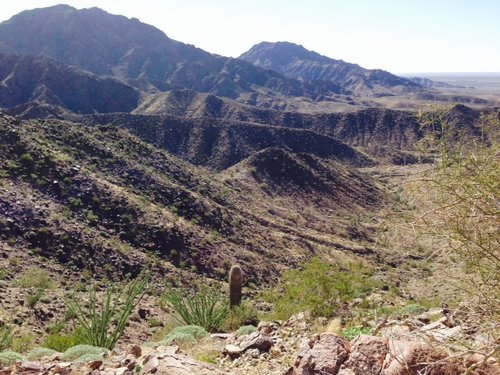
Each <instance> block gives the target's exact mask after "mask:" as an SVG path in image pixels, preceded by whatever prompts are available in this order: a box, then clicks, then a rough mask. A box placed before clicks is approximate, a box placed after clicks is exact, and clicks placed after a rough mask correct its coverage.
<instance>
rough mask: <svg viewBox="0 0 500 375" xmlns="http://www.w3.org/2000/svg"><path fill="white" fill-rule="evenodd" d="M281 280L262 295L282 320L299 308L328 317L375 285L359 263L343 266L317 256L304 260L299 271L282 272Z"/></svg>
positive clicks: (296, 311) (299, 309) (299, 310)
mask: <svg viewBox="0 0 500 375" xmlns="http://www.w3.org/2000/svg"><path fill="white" fill-rule="evenodd" d="M281 281H282V282H281V284H280V285H278V287H277V288H275V289H274V290H272V291H271V292H269V293H268V294H267V296H266V297H267V299H268V300H269V301H270V302H273V303H274V314H275V316H276V318H278V319H283V320H285V319H288V318H289V317H290V316H292V315H294V314H296V313H299V312H301V311H310V312H311V314H312V315H313V316H316V317H318V316H323V317H327V318H328V317H332V316H333V315H334V314H335V312H336V311H337V309H338V307H339V306H340V305H341V304H342V303H344V302H348V301H350V300H352V299H353V298H356V297H361V296H364V295H366V294H367V293H369V292H370V291H371V290H372V289H373V287H374V286H375V283H374V282H373V281H372V280H371V278H370V273H368V271H366V270H364V269H363V267H362V265H361V264H349V265H347V266H346V267H345V268H343V267H341V266H340V265H338V264H328V263H325V262H324V261H322V260H321V259H320V258H318V257H315V258H313V259H312V260H311V261H309V262H307V263H304V264H303V265H302V269H301V270H287V271H285V272H284V273H283V276H282V280H281Z"/></svg>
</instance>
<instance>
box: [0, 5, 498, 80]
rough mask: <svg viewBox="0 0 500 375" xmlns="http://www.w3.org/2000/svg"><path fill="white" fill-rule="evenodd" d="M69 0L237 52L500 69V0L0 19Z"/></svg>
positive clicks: (126, 9) (406, 67)
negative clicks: (282, 46)
mask: <svg viewBox="0 0 500 375" xmlns="http://www.w3.org/2000/svg"><path fill="white" fill-rule="evenodd" d="M62 2H64V3H66V4H69V5H72V6H74V7H76V8H87V7H92V6H98V7H100V8H102V9H104V10H106V11H108V12H110V13H113V14H122V15H125V16H127V17H136V18H139V19H140V20H141V21H143V22H146V23H149V24H152V25H154V26H156V27H157V28H159V29H161V30H163V31H164V32H165V33H166V34H167V35H168V36H169V37H171V38H173V39H176V40H179V41H181V42H184V43H189V44H194V45H196V46H197V47H200V48H203V49H205V50H207V51H209V52H212V53H218V54H220V55H225V56H233V57H237V56H239V55H240V54H241V53H242V52H244V51H246V50H247V49H249V48H250V47H251V46H252V45H254V44H255V43H258V42H261V41H264V40H265V41H290V42H294V43H298V44H302V45H304V47H306V48H308V49H311V50H314V51H316V52H319V53H321V54H323V55H326V56H329V57H332V58H336V59H342V60H345V61H348V62H353V63H357V64H359V65H361V66H363V67H366V68H381V69H385V70H389V71H391V72H394V73H407V72H500V21H499V20H500V0H329V1H328V0H301V1H299V0H267V1H266V0H252V1H239V0H163V1H161V0H133V1H132V0H66V1H57V0H56V1H54V0H16V1H3V2H2V6H1V8H0V20H2V21H3V20H6V19H8V18H10V17H11V16H12V15H14V14H16V13H18V12H20V11H22V10H24V9H32V8H39V7H45V6H50V5H54V4H57V3H62Z"/></svg>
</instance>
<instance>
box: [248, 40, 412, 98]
mask: <svg viewBox="0 0 500 375" xmlns="http://www.w3.org/2000/svg"><path fill="white" fill-rule="evenodd" d="M240 59H242V60H245V61H248V62H250V63H252V64H254V65H257V66H260V67H262V68H265V69H272V70H275V71H277V72H279V73H281V74H283V75H285V76H287V77H290V78H295V79H300V80H307V81H318V80H319V81H330V82H333V83H335V84H338V85H340V86H342V87H343V88H344V89H346V90H349V91H352V92H354V93H356V94H358V95H373V94H375V95H381V94H382V95H385V94H394V93H396V92H402V91H403V92H404V91H412V90H418V89H420V88H421V86H420V85H419V84H417V83H415V82H412V81H410V80H409V79H406V78H402V77H398V76H396V75H394V74H391V73H389V72H386V71H383V70H370V69H364V68H362V67H360V66H359V65H357V64H351V63H346V62H344V61H342V60H335V59H332V58H329V57H327V56H323V55H321V54H319V53H317V52H314V51H310V50H307V49H306V48H304V47H303V46H301V45H298V44H294V43H290V42H275V43H270V42H262V43H259V44H256V45H255V46H253V47H252V48H250V50H248V51H247V52H245V53H243V54H242V55H241V56H240Z"/></svg>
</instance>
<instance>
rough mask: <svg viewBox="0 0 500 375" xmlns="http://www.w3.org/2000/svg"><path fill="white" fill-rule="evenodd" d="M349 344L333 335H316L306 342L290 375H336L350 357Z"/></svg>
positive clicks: (289, 372)
mask: <svg viewBox="0 0 500 375" xmlns="http://www.w3.org/2000/svg"><path fill="white" fill-rule="evenodd" d="M349 352H350V345H349V342H347V341H345V340H344V339H342V338H340V337H338V336H336V335H334V334H332V333H323V334H322V335H315V336H313V338H312V339H310V340H309V341H307V342H304V343H303V345H302V347H301V349H300V352H299V355H298V357H297V358H296V360H295V363H294V366H293V367H292V368H291V369H290V370H289V371H288V372H287V374H289V375H314V374H318V375H319V374H321V375H335V374H337V373H338V371H339V369H340V366H341V365H342V364H343V363H344V362H345V361H346V360H347V358H348V357H349Z"/></svg>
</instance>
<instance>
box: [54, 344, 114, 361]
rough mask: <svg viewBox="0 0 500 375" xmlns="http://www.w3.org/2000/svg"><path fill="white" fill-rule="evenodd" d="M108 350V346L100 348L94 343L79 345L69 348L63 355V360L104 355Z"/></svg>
mask: <svg viewBox="0 0 500 375" xmlns="http://www.w3.org/2000/svg"><path fill="white" fill-rule="evenodd" d="M107 351H108V350H107V349H106V348H100V347H98V346H92V345H77V346H73V347H72V348H69V349H68V350H66V351H65V352H64V353H63V354H62V355H61V360H63V361H75V360H77V359H78V358H80V357H82V356H88V355H100V356H101V358H102V355H103V354H104V353H106V352H107Z"/></svg>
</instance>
